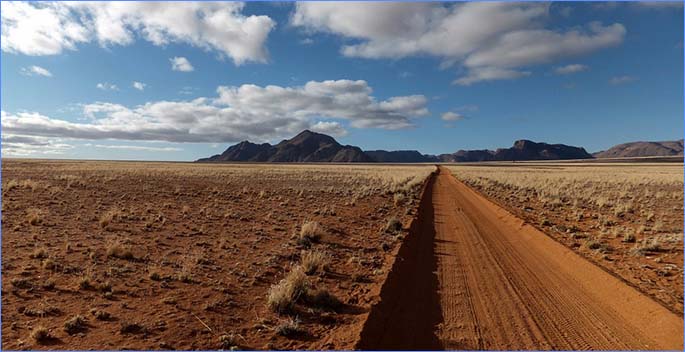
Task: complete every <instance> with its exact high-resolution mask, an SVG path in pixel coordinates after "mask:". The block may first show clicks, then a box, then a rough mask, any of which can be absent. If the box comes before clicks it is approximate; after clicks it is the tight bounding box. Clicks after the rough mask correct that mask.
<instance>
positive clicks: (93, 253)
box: [2, 160, 435, 350]
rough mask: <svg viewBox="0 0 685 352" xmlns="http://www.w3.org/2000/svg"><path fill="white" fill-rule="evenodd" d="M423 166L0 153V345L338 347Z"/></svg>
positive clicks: (408, 208) (414, 201)
mask: <svg viewBox="0 0 685 352" xmlns="http://www.w3.org/2000/svg"><path fill="white" fill-rule="evenodd" d="M434 169H435V167H434V166H406V167H405V166H387V165H385V166H380V167H379V166H365V165H316V166H311V165H245V164H242V165H206V164H185V163H143V162H95V161H78V162H77V161H29V160H3V164H2V176H3V177H2V179H3V187H2V258H3V260H2V290H3V292H2V293H3V294H2V307H3V309H2V324H3V325H2V330H3V339H2V341H3V346H2V347H3V349H26V348H29V349H72V350H73V349H172V348H173V349H229V348H241V349H242V348H249V349H304V348H309V349H312V348H314V349H349V348H351V347H352V346H353V344H354V343H355V340H356V339H357V335H358V334H359V330H360V329H361V325H362V324H363V322H364V319H365V317H366V315H367V314H368V311H369V309H370V308H369V307H370V306H371V304H372V303H374V302H375V300H377V297H378V290H379V288H380V285H381V284H382V282H383V281H384V278H385V276H386V274H387V271H388V268H389V266H390V265H391V264H392V263H391V259H392V258H393V253H394V252H396V250H397V247H398V245H399V244H400V242H401V238H402V237H403V236H404V234H403V233H404V232H405V231H406V230H403V229H402V227H403V226H404V227H406V226H407V225H408V223H409V221H410V220H411V218H412V216H413V214H414V213H415V211H416V207H417V205H418V197H419V195H420V192H421V186H422V184H423V181H424V180H425V178H426V177H428V175H429V174H430V173H431V172H432V171H433V170H434ZM282 280H283V281H282Z"/></svg>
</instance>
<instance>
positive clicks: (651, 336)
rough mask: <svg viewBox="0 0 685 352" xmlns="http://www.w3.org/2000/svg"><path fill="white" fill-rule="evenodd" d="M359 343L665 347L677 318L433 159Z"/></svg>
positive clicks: (673, 343)
mask: <svg viewBox="0 0 685 352" xmlns="http://www.w3.org/2000/svg"><path fill="white" fill-rule="evenodd" d="M357 347H358V348H361V349H386V350H387V349H440V348H444V349H487V350H498V349H556V350H559V349H565V350H569V349H571V350H576V349H624V350H625V349H642V350H644V349H659V350H662V349H673V350H676V349H677V350H682V348H683V319H682V317H679V316H677V315H675V314H673V313H672V312H670V311H669V310H667V309H666V308H664V307H663V306H661V305H659V304H658V303H657V302H655V301H653V300H652V299H650V298H649V297H647V296H645V295H643V294H641V293H640V292H638V291H637V290H635V289H634V288H633V287H630V286H628V285H627V284H625V283H624V282H622V281H620V280H619V279H617V278H616V277H614V276H612V275H610V274H608V273H607V272H605V271H603V270H602V269H600V268H598V267H597V266H595V265H593V264H591V263H590V262H588V261H586V260H585V259H583V258H581V257H580V256H578V255H576V254H575V253H573V252H572V251H571V250H569V249H568V248H566V247H564V246H563V245H561V244H559V243H557V242H555V241H554V240H553V239H551V238H549V237H547V236H546V235H545V234H543V233H541V232H540V231H538V230H537V229H535V228H534V227H531V226H529V225H526V224H525V223H524V222H523V221H522V220H520V219H518V218H516V217H515V216H513V215H511V214H510V213H508V212H507V211H505V210H503V209H501V208H499V207H498V206H496V205H494V204H493V203H491V202H489V201H488V200H486V199H485V198H483V197H482V196H481V195H480V194H478V193H476V192H474V191H473V190H471V189H470V188H468V187H466V186H465V185H463V184H462V183H460V182H459V181H457V180H456V179H455V178H454V177H453V176H452V175H451V174H450V173H449V171H448V170H446V169H444V168H440V169H439V172H438V173H437V174H436V175H435V176H434V177H433V178H432V179H431V180H430V181H429V183H428V185H427V189H426V191H425V194H424V197H423V199H422V203H421V207H420V212H419V217H418V219H417V221H415V222H414V224H412V229H411V231H410V234H409V235H408V237H407V238H406V239H405V242H404V244H403V246H402V248H400V251H399V253H398V257H397V260H396V262H395V265H394V266H393V270H392V272H390V273H389V275H388V279H387V281H386V283H385V284H384V286H383V288H382V290H381V301H380V303H379V304H377V305H376V306H375V307H374V308H373V310H372V311H371V313H370V314H369V318H368V319H367V322H366V324H365V326H364V329H363V330H362V333H361V336H360V340H359V342H358V344H357Z"/></svg>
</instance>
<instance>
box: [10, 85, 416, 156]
mask: <svg viewBox="0 0 685 352" xmlns="http://www.w3.org/2000/svg"><path fill="white" fill-rule="evenodd" d="M426 103H427V99H426V98H425V97H424V96H422V95H409V96H398V97H391V98H389V99H386V100H380V101H379V100H377V99H376V98H375V97H374V96H373V95H372V89H371V87H369V85H368V84H367V82H366V81H362V80H357V81H354V80H337V81H310V82H307V83H306V84H305V85H304V86H294V87H281V86H275V85H269V86H257V85H251V84H245V85H242V86H237V87H231V86H221V87H218V88H217V96H216V97H214V98H197V99H194V100H190V101H154V102H148V103H146V104H142V105H138V106H135V107H127V106H124V105H121V104H115V103H108V102H96V103H92V104H85V105H83V111H82V117H85V118H86V121H87V122H72V121H67V120H63V119H56V118H51V117H49V116H45V115H43V114H40V113H36V112H18V113H8V112H5V111H3V112H2V130H3V133H9V134H15V135H23V136H31V137H56V138H76V139H89V140H102V139H115V140H132V141H133V140H136V141H167V142H193V143H195V142H198V143H199V142H205V143H226V142H237V141H241V140H246V139H248V140H252V141H270V140H276V139H277V138H283V137H289V136H292V135H293V134H295V133H298V132H300V131H302V130H304V129H307V128H310V129H312V130H317V131H322V132H328V133H331V134H334V135H344V134H345V133H346V131H345V129H344V128H343V127H342V125H340V124H339V123H338V122H335V121H331V120H346V121H347V122H349V124H350V126H352V127H354V128H381V129H401V128H408V127H412V126H414V121H413V120H414V119H415V118H419V117H422V116H426V115H428V114H429V112H428V110H427V108H426ZM76 117H79V116H76Z"/></svg>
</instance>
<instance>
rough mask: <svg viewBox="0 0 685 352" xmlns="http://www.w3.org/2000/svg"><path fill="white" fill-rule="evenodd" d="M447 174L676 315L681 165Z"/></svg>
mask: <svg viewBox="0 0 685 352" xmlns="http://www.w3.org/2000/svg"><path fill="white" fill-rule="evenodd" d="M450 169H451V171H452V173H453V174H454V175H455V177H457V178H458V179H460V180H462V181H463V182H465V183H466V184H467V185H469V186H470V187H472V188H474V189H476V190H478V191H480V192H481V193H482V194H484V195H485V196H487V197H488V198H489V199H490V200H492V201H494V202H496V203H497V204H499V205H500V206H502V207H504V208H506V209H507V210H509V211H511V212H512V213H514V214H515V215H517V216H518V217H520V218H522V219H524V220H526V221H527V222H529V223H531V224H533V225H534V226H536V227H538V228H539V229H540V230H542V231H543V232H545V233H546V234H548V235H550V236H552V237H553V238H554V239H555V240H557V241H559V242H561V243H563V244H564V245H566V246H568V247H570V248H572V249H573V250H574V251H576V252H578V253H580V254H581V255H583V256H584V257H585V258H587V259H589V260H590V261H592V262H594V263H595V264H597V265H599V266H600V267H602V268H604V269H605V270H607V271H609V272H610V273H613V274H615V275H617V276H619V277H620V278H621V279H623V280H625V281H626V282H628V283H629V284H631V285H633V286H635V287H637V288H638V289H639V290H641V291H642V292H644V293H647V294H648V295H650V296H652V297H653V298H655V299H656V300H658V301H660V302H661V303H662V304H663V305H665V306H666V307H667V308H669V309H670V310H672V311H674V312H676V313H678V314H679V315H681V316H682V313H683V164H682V163H652V164H649V163H633V164H630V163H625V164H620V163H611V164H597V163H587V164H582V163H575V164H564V163H548V162H537V163H536V162H527V163H487V164H480V165H457V166H451V167H450Z"/></svg>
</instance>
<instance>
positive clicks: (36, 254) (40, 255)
mask: <svg viewBox="0 0 685 352" xmlns="http://www.w3.org/2000/svg"><path fill="white" fill-rule="evenodd" d="M47 257H48V250H47V249H45V247H40V248H37V249H36V250H35V251H33V253H31V254H30V255H29V258H32V259H44V258H47Z"/></svg>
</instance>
